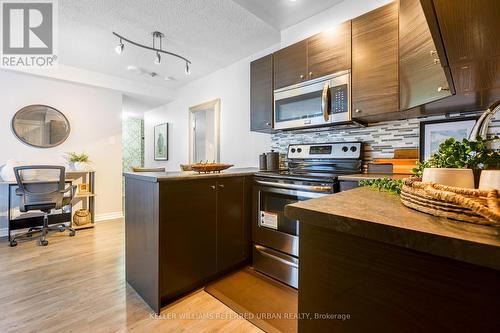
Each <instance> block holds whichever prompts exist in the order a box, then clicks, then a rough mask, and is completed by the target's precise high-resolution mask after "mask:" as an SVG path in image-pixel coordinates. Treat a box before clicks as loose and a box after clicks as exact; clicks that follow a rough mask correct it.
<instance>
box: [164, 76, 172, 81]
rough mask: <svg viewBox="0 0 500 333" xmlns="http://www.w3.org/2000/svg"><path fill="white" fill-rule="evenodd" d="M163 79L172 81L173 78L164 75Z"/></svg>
mask: <svg viewBox="0 0 500 333" xmlns="http://www.w3.org/2000/svg"><path fill="white" fill-rule="evenodd" d="M163 79H164V80H165V81H173V80H174V78H173V77H171V76H165V77H164V78H163Z"/></svg>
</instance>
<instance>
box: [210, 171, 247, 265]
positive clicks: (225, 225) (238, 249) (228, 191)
mask: <svg viewBox="0 0 500 333" xmlns="http://www.w3.org/2000/svg"><path fill="white" fill-rule="evenodd" d="M246 181H247V179H245V178H243V177H232V178H226V179H221V180H219V181H218V182H217V187H218V190H217V271H219V272H223V271H226V270H228V269H230V268H231V267H234V266H235V265H238V264H239V263H241V262H242V261H245V259H246V258H248V256H249V244H250V239H249V237H250V229H249V225H250V223H245V221H250V220H249V217H250V216H249V213H250V209H251V207H250V204H251V202H247V200H245V199H246V198H248V199H250V193H249V190H250V188H251V187H250V186H251V183H249V184H246Z"/></svg>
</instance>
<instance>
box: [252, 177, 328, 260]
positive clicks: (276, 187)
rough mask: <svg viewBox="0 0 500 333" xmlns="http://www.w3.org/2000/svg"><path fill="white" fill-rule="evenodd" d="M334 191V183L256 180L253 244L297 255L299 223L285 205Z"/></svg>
mask: <svg viewBox="0 0 500 333" xmlns="http://www.w3.org/2000/svg"><path fill="white" fill-rule="evenodd" d="M332 192H333V185H329V186H325V185H324V184H322V185H318V186H313V185H299V184H283V183H274V182H272V181H265V180H261V179H256V180H255V183H254V190H253V197H254V206H253V207H254V212H253V223H252V239H253V242H254V243H257V244H260V245H263V246H265V247H268V248H271V249H274V250H277V251H280V252H284V253H287V254H289V255H292V256H295V257H298V255H299V237H298V235H299V222H298V221H297V220H292V219H289V218H288V217H286V216H285V214H284V212H285V206H286V205H289V204H293V203H295V202H298V201H304V200H308V199H313V198H319V197H322V196H325V195H327V194H331V193H332Z"/></svg>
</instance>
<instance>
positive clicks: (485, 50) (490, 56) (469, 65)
mask: <svg viewBox="0 0 500 333" xmlns="http://www.w3.org/2000/svg"><path fill="white" fill-rule="evenodd" d="M433 4H434V8H435V12H436V15H437V20H438V22H439V29H440V32H441V34H442V39H443V43H444V47H445V49H446V55H447V56H448V61H449V65H450V67H451V71H452V76H453V81H454V83H455V88H456V90H457V95H458V96H457V97H462V96H463V97H471V98H472V100H473V101H474V103H475V105H476V109H484V108H485V107H487V106H489V104H491V103H493V102H495V101H496V100H498V98H499V96H500V74H499V73H500V42H499V41H498V38H499V31H500V21H499V13H500V1H498V0H462V1H459V4H457V3H456V2H455V1H443V0H434V1H433ZM453 99H455V97H454V98H450V100H453Z"/></svg>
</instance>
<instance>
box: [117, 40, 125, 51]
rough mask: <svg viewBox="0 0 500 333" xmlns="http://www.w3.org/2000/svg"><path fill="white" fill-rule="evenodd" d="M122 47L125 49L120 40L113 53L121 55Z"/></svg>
mask: <svg viewBox="0 0 500 333" xmlns="http://www.w3.org/2000/svg"><path fill="white" fill-rule="evenodd" d="M124 47H125V45H124V44H123V42H122V40H121V39H120V44H118V45H116V47H115V52H116V53H118V54H122V52H123V48H124Z"/></svg>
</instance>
